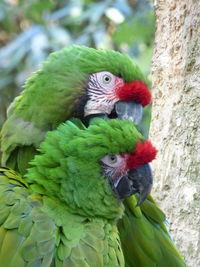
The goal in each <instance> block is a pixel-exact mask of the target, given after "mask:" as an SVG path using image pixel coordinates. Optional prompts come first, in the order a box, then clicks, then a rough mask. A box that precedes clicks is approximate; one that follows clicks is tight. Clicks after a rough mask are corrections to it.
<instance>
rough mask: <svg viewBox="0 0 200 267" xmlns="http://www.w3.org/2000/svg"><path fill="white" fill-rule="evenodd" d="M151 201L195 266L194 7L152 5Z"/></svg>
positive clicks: (197, 56)
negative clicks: (161, 211) (153, 148)
mask: <svg viewBox="0 0 200 267" xmlns="http://www.w3.org/2000/svg"><path fill="white" fill-rule="evenodd" d="M155 12H156V18H157V31H156V40H155V49H154V56H153V62H152V82H153V88H154V91H153V112H152V124H151V130H150V137H151V139H152V141H153V143H154V144H155V146H156V147H157V149H158V150H159V154H158V156H157V160H156V161H155V163H154V164H153V168H154V176H155V184H154V192H153V195H154V196H155V198H156V199H157V200H158V202H160V205H161V207H162V208H163V209H164V210H165V212H166V214H167V216H168V218H169V221H170V222H171V226H170V230H171V233H172V236H173V237H174V240H175V243H176V245H177V247H178V248H179V250H180V251H181V252H182V255H183V256H184V258H185V259H186V262H187V264H188V266H193V267H194V266H200V182H199V181H200V173H199V168H200V166H199V165H200V1H199V0H196V1H195V0H176V1H175V0H158V1H155Z"/></svg>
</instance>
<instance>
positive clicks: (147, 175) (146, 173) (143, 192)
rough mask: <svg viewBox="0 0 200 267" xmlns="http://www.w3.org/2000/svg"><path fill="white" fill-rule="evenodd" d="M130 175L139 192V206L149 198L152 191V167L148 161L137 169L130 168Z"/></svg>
mask: <svg viewBox="0 0 200 267" xmlns="http://www.w3.org/2000/svg"><path fill="white" fill-rule="evenodd" d="M128 177H129V179H130V180H131V181H132V182H133V186H134V188H135V190H136V192H137V193H139V199H138V203H137V206H139V205H141V204H142V203H143V202H144V201H145V200H146V199H147V197H148V195H149V194H150V192H151V188H152V185H153V177H152V172H151V167H150V165H149V164H148V163H145V164H143V165H142V166H140V167H139V168H137V169H133V170H130V171H129V173H128Z"/></svg>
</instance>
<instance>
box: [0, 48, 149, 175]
mask: <svg viewBox="0 0 200 267" xmlns="http://www.w3.org/2000/svg"><path fill="white" fill-rule="evenodd" d="M146 84H147V82H146V80H145V78H144V76H143V74H142V72H141V71H140V69H139V68H138V66H137V65H136V64H135V63H134V62H133V61H132V60H131V59H130V58H129V57H128V56H127V55H124V54H121V53H119V52H116V51H112V50H96V49H93V48H88V47H84V46H70V47H66V48H64V49H62V50H60V51H57V52H55V53H52V54H51V55H50V56H49V57H48V59H47V61H46V62H44V63H43V64H42V67H41V69H40V70H38V71H37V72H36V73H35V74H34V75H33V77H31V78H29V79H28V80H27V81H26V83H25V90H24V91H23V92H22V93H21V94H20V96H18V97H17V98H16V99H15V100H14V102H13V103H12V104H11V105H10V107H9V109H8V112H7V120H6V122H5V123H4V125H3V128H2V131H1V152H2V160H1V165H2V166H7V167H10V168H12V169H14V170H16V171H19V172H20V173H21V174H25V173H26V169H27V167H28V166H29V165H28V163H29V161H30V160H31V159H32V158H33V156H34V155H35V154H36V153H37V152H36V149H37V148H38V147H39V145H40V143H41V141H42V140H44V137H45V135H46V133H47V132H48V131H51V130H54V129H55V128H56V127H57V126H58V125H59V124H60V123H62V122H65V121H66V120H68V119H71V118H72V117H77V118H80V119H81V120H82V121H83V122H84V123H85V124H86V125H87V124H88V123H89V121H90V119H91V118H92V117H93V116H100V117H118V118H119V119H130V120H132V121H134V122H135V123H139V121H140V119H141V116H142V107H143V106H146V105H147V104H149V103H150V102H151V93H150V91H149V89H148V87H147V85H146Z"/></svg>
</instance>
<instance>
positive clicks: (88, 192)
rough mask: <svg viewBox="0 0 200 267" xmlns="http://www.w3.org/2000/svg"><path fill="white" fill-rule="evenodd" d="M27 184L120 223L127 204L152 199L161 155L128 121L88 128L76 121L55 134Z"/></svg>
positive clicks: (80, 209) (100, 122) (73, 208)
mask: <svg viewBox="0 0 200 267" xmlns="http://www.w3.org/2000/svg"><path fill="white" fill-rule="evenodd" d="M39 151H40V153H41V154H40V155H37V156H35V158H34V160H33V161H32V163H31V165H32V167H31V168H30V169H28V173H27V174H26V178H27V180H28V182H30V183H31V188H32V190H34V191H35V192H37V193H40V194H42V195H47V196H50V197H51V198H54V199H58V200H59V201H61V202H63V203H64V204H65V205H66V206H67V207H68V208H69V209H70V210H71V211H72V212H74V213H78V214H80V215H87V216H104V217H107V218H114V217H115V218H116V217H120V216H121V215H122V214H123V203H122V200H123V199H125V198H127V197H129V196H131V195H132V194H136V193H138V194H139V200H138V205H140V204H141V203H142V202H143V201H144V200H145V199H146V198H147V196H148V195H149V193H150V190H151V187H152V174H151V170H150V167H149V162H151V161H152V160H153V159H154V158H155V156H156V152H157V151H156V149H155V148H154V147H153V145H152V144H151V143H150V141H148V140H146V141H145V140H144V138H143V137H142V136H141V134H140V133H139V132H138V131H137V130H136V128H135V126H134V125H133V123H132V122H130V121H128V120H123V121H122V120H116V119H113V120H103V119H97V121H96V124H95V125H90V126H89V127H88V128H85V127H82V128H81V129H80V128H79V127H77V126H76V125H75V124H74V123H72V122H71V121H68V122H67V123H64V124H62V125H60V126H59V127H58V129H57V130H55V131H52V132H49V133H48V134H47V136H46V138H45V141H44V142H43V143H42V144H41V148H40V150H39Z"/></svg>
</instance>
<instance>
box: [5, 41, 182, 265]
mask: <svg viewBox="0 0 200 267" xmlns="http://www.w3.org/2000/svg"><path fill="white" fill-rule="evenodd" d="M150 102H151V93H150V91H149V89H148V87H147V81H146V79H145V78H144V76H143V74H142V73H141V71H140V69H139V68H138V66H137V65H136V64H135V63H134V62H133V61H132V60H131V59H130V58H129V57H128V56H127V55H123V54H121V53H118V52H116V51H112V50H95V49H92V48H87V47H83V46H71V47H67V48H64V49H62V50H60V51H58V52H55V53H52V54H51V55H50V56H49V58H48V59H47V61H46V62H44V63H43V64H42V66H41V69H40V70H38V71H37V72H36V73H35V74H34V76H33V77H31V78H29V79H28V80H27V82H26V84H25V90H24V91H23V92H22V93H21V95H20V96H19V97H17V98H16V99H15V100H14V102H13V103H12V104H11V106H10V107H9V109H8V118H7V121H6V122H5V124H4V125H3V128H2V131H1V151H2V161H1V164H2V166H7V167H10V168H12V169H14V170H16V171H19V172H20V173H21V174H22V175H24V174H25V173H26V172H27V168H28V167H30V165H29V162H30V161H31V160H32V159H33V157H34V156H35V155H36V154H37V153H38V151H37V148H38V147H39V146H40V143H41V142H42V141H43V140H44V138H45V136H46V134H47V132H49V131H52V130H54V129H56V127H57V126H58V125H59V124H61V123H62V122H65V121H66V120H68V119H71V117H73V116H75V117H77V118H80V119H81V121H82V122H83V123H84V124H85V125H88V124H89V123H91V121H93V120H94V118H95V117H103V118H106V119H107V118H113V117H117V118H119V119H129V120H131V121H133V122H134V123H136V124H138V123H139V122H140V120H141V117H142V107H144V106H146V105H148V104H149V103H150ZM79 125H81V123H79ZM81 127H83V126H82V125H81ZM94 149H96V148H95V146H94ZM119 149H120V148H119ZM144 192H146V193H143V196H142V197H141V199H139V200H137V201H136V199H135V197H133V196H132V197H130V198H128V199H127V200H125V201H124V206H125V213H124V217H123V218H122V219H120V220H119V221H118V230H119V233H120V238H121V242H122V248H123V252H124V255H125V258H126V265H127V266H150V267H151V266H152V267H154V266H157V265H156V264H157V262H159V259H160V258H159V257H158V258H157V257H154V258H153V260H152V261H150V260H149V264H150V262H151V265H145V264H146V262H147V260H146V259H147V258H148V257H149V256H148V255H149V251H148V247H149V248H151V243H150V242H148V239H146V236H145V235H144V234H143V230H142V229H143V228H144V227H143V228H142V225H141V229H140V227H138V228H137V230H138V231H136V228H135V227H136V225H135V223H137V222H138V223H139V224H140V219H137V220H135V216H136V217H137V218H140V216H141V218H142V221H143V222H145V220H143V218H144V217H145V218H146V214H148V220H151V221H152V222H154V223H155V225H156V227H158V226H159V227H161V226H162V228H163V229H164V224H163V221H164V220H165V216H164V214H163V213H162V212H161V211H160V210H159V209H158V208H157V207H156V205H155V203H154V201H153V199H152V198H151V197H148V200H146V201H145V202H144V203H143V205H142V210H141V211H140V208H139V207H137V208H136V207H135V205H136V203H138V204H141V203H142V201H143V200H144V199H145V197H146V195H147V194H148V193H149V192H148V190H146V191H144ZM133 193H134V192H133ZM125 196H126V195H125ZM139 211H140V212H139ZM150 215H151V216H150ZM148 223H149V221H147V224H148ZM160 225H161V226H160ZM147 229H148V227H147ZM163 231H166V230H163ZM136 233H137V234H136ZM153 233H154V232H153ZM158 233H160V232H159V231H158ZM162 233H163V232H162V231H161V236H162ZM135 234H136V235H135ZM154 237H155V238H158V237H157V235H154ZM139 240H142V241H141V243H140V242H139ZM154 242H155V243H156V242H158V244H160V243H159V241H156V239H155V240H154ZM136 244H137V246H138V244H140V251H142V253H143V254H144V255H145V256H144V257H141V256H140V253H139V254H138V253H137V249H136V255H135V254H134V250H135V245H136ZM167 244H168V243H167ZM165 248H166V246H164V247H163V249H165ZM167 251H168V250H167ZM166 253H167V252H164V253H163V252H162V255H163V254H164V255H166ZM172 254H174V249H172ZM175 254H176V253H175ZM146 257H147V258H146ZM157 259H158V261H157ZM178 259H179V256H178ZM152 262H153V263H152ZM175 262H176V261H175ZM162 263H163V262H162ZM176 263H177V262H176ZM158 266H159V265H158ZM167 266H169V267H171V266H173V265H167ZM176 266H185V265H184V264H182V265H176Z"/></svg>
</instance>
